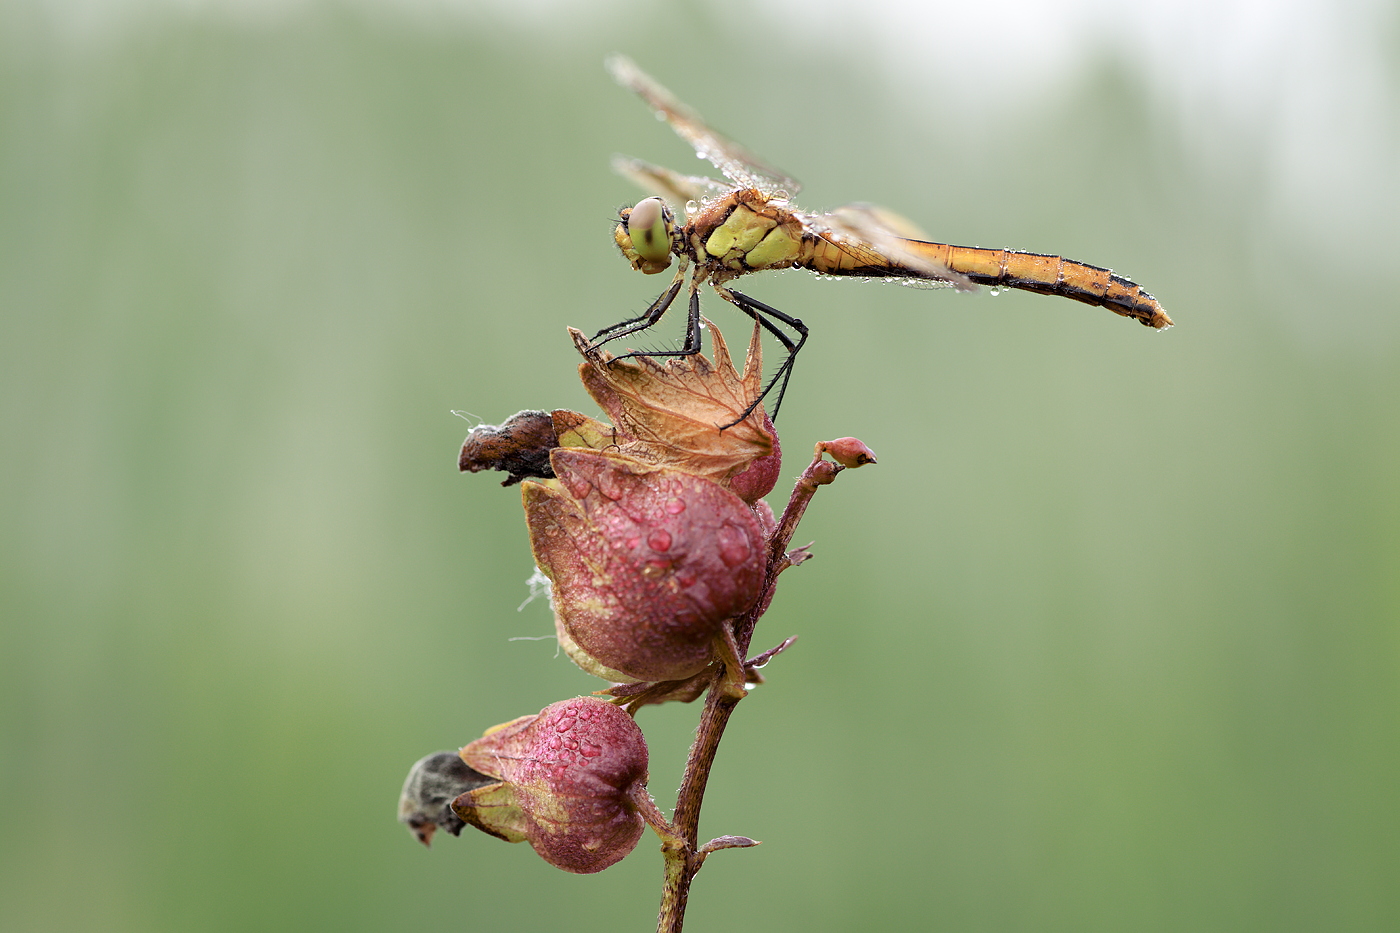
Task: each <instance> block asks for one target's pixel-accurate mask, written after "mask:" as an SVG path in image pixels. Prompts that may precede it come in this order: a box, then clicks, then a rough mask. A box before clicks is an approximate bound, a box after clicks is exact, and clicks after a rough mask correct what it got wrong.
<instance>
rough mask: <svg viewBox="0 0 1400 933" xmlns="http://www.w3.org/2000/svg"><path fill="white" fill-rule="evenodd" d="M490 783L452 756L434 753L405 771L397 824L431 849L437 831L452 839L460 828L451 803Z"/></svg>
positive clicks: (489, 779)
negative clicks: (405, 827)
mask: <svg viewBox="0 0 1400 933" xmlns="http://www.w3.org/2000/svg"><path fill="white" fill-rule="evenodd" d="M491 782H492V779H491V778H489V777H487V776H486V775H484V774H482V773H480V772H479V771H473V770H472V769H471V768H469V767H467V764H466V762H464V761H462V758H461V756H460V755H458V754H457V753H456V752H434V753H433V754H431V755H427V756H425V757H423V758H420V759H419V760H418V761H417V763H415V764H414V766H413V767H412V768H410V769H409V772H408V779H407V780H405V781H404V782H403V792H402V793H401V794H399V822H400V823H404V824H405V825H407V826H408V828H409V830H410V831H411V832H412V833H413V835H414V836H415V837H416V838H417V839H418V841H419V842H421V843H423V845H425V846H427V845H432V842H433V833H435V832H437V830H438V828H439V827H441V828H442V829H443V830H444V831H446V832H448V833H450V834H452V835H453V836H456V835H457V834H458V833H460V832H461V831H462V826H463V825H464V824H463V823H462V820H461V818H460V817H458V816H457V814H455V813H453V812H452V806H451V804H452V801H453V800H455V799H456V798H457V797H460V796H461V795H462V794H464V793H466V792H467V791H469V790H472V789H473V788H477V787H481V786H483V785H485V784H490V783H491Z"/></svg>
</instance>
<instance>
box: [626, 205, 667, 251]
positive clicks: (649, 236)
mask: <svg viewBox="0 0 1400 933" xmlns="http://www.w3.org/2000/svg"><path fill="white" fill-rule="evenodd" d="M671 229H672V223H671V212H670V211H669V210H667V208H666V202H664V201H662V200H661V199H660V198H645V199H643V200H641V201H638V202H637V204H636V206H635V207H633V208H632V212H631V213H630V214H628V215H627V233H628V235H629V236H631V238H632V248H633V249H634V250H636V251H637V255H638V256H640V257H642V259H644V260H646V261H647V262H650V263H658V262H659V263H664V264H666V265H669V264H670V261H671ZM663 268H664V266H663Z"/></svg>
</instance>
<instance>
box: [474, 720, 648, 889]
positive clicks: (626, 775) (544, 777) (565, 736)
mask: <svg viewBox="0 0 1400 933" xmlns="http://www.w3.org/2000/svg"><path fill="white" fill-rule="evenodd" d="M460 754H461V759H462V761H463V762H465V763H466V765H467V766H468V767H469V768H471V769H472V770H473V771H477V772H480V773H481V774H484V775H487V776H489V777H492V778H496V779H497V782H496V783H493V784H489V785H487V786H485V787H478V788H476V789H474V790H470V791H467V792H466V793H464V794H462V795H461V796H460V797H458V798H457V799H456V800H454V801H453V802H452V811H453V812H454V813H455V814H456V815H457V816H458V817H460V818H461V819H462V820H463V821H465V822H467V823H471V824H472V825H473V826H476V827H477V828H479V829H481V830H484V831H485V832H488V833H490V834H491V835H493V836H498V837H500V838H502V839H505V840H506V841H508V842H528V843H530V845H531V846H533V847H534V849H535V851H536V852H537V853H539V855H540V857H541V858H543V859H544V860H545V861H546V862H549V863H550V864H551V865H554V866H555V867H556V868H562V869H564V870H565V871H571V872H576V873H578V874H590V873H592V872H597V871H602V870H603V869H605V868H607V867H608V866H610V865H613V864H614V863H616V862H618V861H620V860H621V859H622V858H624V857H625V856H626V855H627V853H629V852H631V851H632V849H633V848H635V847H636V845H637V840H638V839H640V838H641V835H642V830H643V827H644V823H643V820H642V817H641V815H640V814H639V813H638V812H637V810H636V808H635V806H634V805H633V803H632V801H631V798H630V795H631V794H632V793H634V792H635V789H636V788H637V787H643V788H644V787H645V786H646V781H647V746H646V740H645V739H643V738H642V730H641V729H639V728H637V724H636V723H635V722H633V721H632V717H631V716H629V715H627V714H626V713H625V712H623V711H622V710H621V709H618V708H617V707H616V706H614V705H613V704H611V703H608V702H607V701H605V700H599V699H597V698H595V697H577V698H575V699H572V700H564V701H561V702H559V703H554V704H551V705H549V706H546V707H545V708H544V709H543V710H541V711H540V712H539V714H538V715H535V716H523V717H521V718H520V719H516V720H513V721H511V722H508V723H504V724H503V725H500V726H497V727H495V728H494V729H492V730H490V731H488V732H487V733H486V734H485V735H484V736H482V737H481V738H479V739H477V740H476V741H475V742H472V743H471V744H470V745H468V746H466V747H465V748H463V749H462V751H461V753H460Z"/></svg>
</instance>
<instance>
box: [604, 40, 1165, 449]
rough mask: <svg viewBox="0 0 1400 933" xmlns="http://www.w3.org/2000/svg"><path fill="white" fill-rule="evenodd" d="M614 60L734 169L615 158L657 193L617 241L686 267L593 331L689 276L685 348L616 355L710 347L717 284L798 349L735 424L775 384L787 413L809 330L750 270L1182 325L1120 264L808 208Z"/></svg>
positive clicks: (620, 77) (624, 81)
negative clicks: (1007, 297)
mask: <svg viewBox="0 0 1400 933" xmlns="http://www.w3.org/2000/svg"><path fill="white" fill-rule="evenodd" d="M607 66H608V70H609V71H611V72H612V75H613V77H614V78H616V79H617V81H618V83H620V84H621V85H622V86H623V87H626V88H628V89H630V90H631V91H633V92H634V93H636V94H637V95H638V96H639V97H640V98H641V99H642V100H643V101H644V102H645V103H646V104H647V105H648V106H649V107H651V109H652V110H653V111H654V112H655V113H656V114H657V116H658V118H660V119H664V120H665V121H666V122H667V123H668V124H670V126H671V128H672V129H673V130H674V131H675V132H676V134H677V135H679V136H680V137H681V138H682V139H683V140H685V141H686V142H687V143H689V144H690V145H691V146H692V147H693V148H694V149H695V152H696V154H697V155H699V156H700V157H702V158H704V159H706V160H708V161H709V162H710V163H711V164H712V165H714V167H715V168H717V169H719V171H720V172H721V173H722V174H723V175H724V177H725V179H727V180H725V181H722V180H719V179H715V178H706V177H702V176H695V175H685V174H682V173H680V172H675V171H672V170H670V169H667V168H663V167H661V166H658V165H653V164H651V163H648V162H644V161H642V160H640V159H631V158H626V157H623V156H618V157H615V158H614V160H613V167H614V169H615V170H616V171H617V172H618V173H619V174H621V175H623V176H625V177H627V178H630V179H631V180H633V181H634V182H636V183H638V184H639V185H641V186H642V187H643V188H645V189H648V190H651V191H653V192H655V195H653V196H652V197H648V198H645V199H643V200H641V201H638V202H637V203H636V204H634V205H632V206H631V207H624V208H622V209H621V210H620V211H619V212H618V215H619V222H618V224H617V226H616V228H615V230H614V233H613V239H614V241H615V242H616V244H617V246H618V248H619V249H620V250H621V251H622V254H623V256H624V257H625V258H626V259H627V260H628V262H629V263H631V265H632V268H634V269H636V270H638V271H640V272H643V273H647V274H656V273H659V272H663V271H665V270H666V269H668V268H670V266H671V263H672V260H673V259H674V260H675V261H676V263H677V270H676V273H675V276H674V278H673V279H672V281H671V284H670V285H669V286H667V288H666V289H665V291H663V292H662V293H661V294H660V295H659V296H658V297H657V299H656V300H655V301H653V302H652V303H651V304H650V306H648V307H647V309H646V310H645V311H643V312H642V313H641V314H639V315H637V316H636V317H632V318H628V319H627V320H625V321H621V322H619V323H617V324H613V325H612V326H610V327H605V328H603V329H602V330H600V331H598V333H596V334H594V335H593V338H592V346H593V349H594V350H595V351H596V350H597V348H599V347H601V346H603V345H604V344H606V343H610V342H612V341H614V340H618V339H620V338H623V337H627V336H630V335H632V334H635V333H638V332H639V331H643V330H646V329H647V328H649V327H651V326H653V325H655V324H656V323H658V322H659V321H660V320H661V318H662V316H663V315H665V313H666V312H667V311H668V310H669V309H670V308H671V306H672V305H673V304H674V303H675V301H676V299H677V298H678V297H679V295H680V293H681V291H682V289H686V288H687V286H688V298H689V300H688V304H689V308H688V314H687V319H686V331H685V339H684V342H683V343H682V345H681V347H680V349H678V350H647V351H633V352H629V353H625V354H622V355H620V356H618V357H615V359H626V358H628V357H635V356H670V357H682V356H693V355H695V354H697V353H699V352H700V350H701V330H702V321H701V317H700V293H701V289H702V287H703V286H704V285H705V284H707V283H708V284H709V285H710V286H711V287H712V288H713V289H714V290H715V291H716V292H717V293H718V294H719V296H720V297H721V298H723V299H724V300H725V301H727V302H729V303H730V304H732V305H734V306H735V307H736V308H738V309H739V310H740V311H742V312H743V313H744V314H745V315H747V316H748V317H750V318H752V319H753V320H754V321H755V322H757V323H758V324H760V325H762V326H763V328H764V329H765V330H767V331H768V332H769V333H770V334H772V335H773V336H774V337H775V338H776V339H777V340H778V342H779V343H780V344H781V345H782V346H783V348H784V350H786V353H787V356H786V358H785V359H784V361H783V363H782V364H781V365H780V366H779V367H778V369H777V370H776V371H775V372H774V374H773V376H772V377H771V378H770V379H769V381H768V383H767V384H766V385H765V386H764V388H763V390H762V392H760V393H759V395H758V397H757V398H756V399H755V400H754V401H753V402H752V403H751V404H750V405H749V407H748V409H747V410H745V411H744V413H743V414H742V415H740V417H739V418H738V419H737V420H736V421H735V422H734V424H738V423H739V422H740V421H742V420H744V419H745V418H747V417H748V416H749V415H750V414H751V413H752V412H753V411H754V410H755V409H756V408H757V407H758V405H759V403H760V402H762V401H763V399H764V398H766V397H767V396H768V395H769V393H770V392H772V390H773V388H774V386H778V393H777V400H776V402H775V404H774V405H773V411H772V415H773V416H774V417H776V416H777V413H778V409H779V407H781V405H782V400H783V395H784V393H785V392H786V391H787V385H788V380H789V379H790V378H791V376H792V367H793V363H794V361H795V360H796V359H797V354H798V352H799V351H800V350H801V349H802V347H803V345H804V344H805V343H806V341H807V336H808V332H809V329H808V327H807V326H806V325H805V324H803V322H802V321H801V320H800V319H799V318H796V317H793V316H791V315H788V314H785V313H784V312H782V311H779V310H778V309H776V308H774V307H772V306H770V305H767V304H764V303H763V302H761V301H759V300H757V299H755V298H752V297H750V296H748V295H746V294H744V293H742V292H740V291H737V290H735V289H734V288H731V287H730V285H729V283H730V282H732V281H733V280H735V279H737V278H739V277H741V276H744V275H748V274H749V273H751V272H760V271H765V270H769V269H790V268H791V269H806V270H808V271H811V272H814V273H817V274H819V275H823V276H852V277H858V278H865V279H877V280H883V281H887V282H897V283H899V284H902V285H914V286H919V287H952V288H956V289H958V290H961V291H971V290H974V289H975V288H976V287H977V286H978V285H986V286H990V287H991V288H993V289H1002V288H1015V289H1021V290H1024V291H1031V292H1038V293H1040V294H1044V295H1059V296H1061V297H1064V298H1072V299H1074V300H1075V301H1081V302H1084V303H1085V304H1090V305H1096V306H1099V307H1104V308H1107V309H1108V310H1110V311H1112V312H1114V313H1116V314H1120V315H1122V316H1124V317H1128V318H1133V319H1134V320H1137V321H1138V322H1139V323H1141V324H1144V325H1146V326H1148V327H1151V328H1154V329H1156V330H1164V329H1166V328H1168V327H1170V326H1172V319H1171V318H1170V317H1168V316H1167V313H1166V312H1165V311H1164V310H1162V306H1161V304H1160V303H1159V302H1158V301H1157V299H1155V298H1153V297H1152V296H1151V295H1149V294H1148V293H1147V292H1146V291H1145V290H1144V289H1143V288H1142V287H1141V286H1140V285H1138V284H1137V283H1135V282H1132V281H1129V280H1128V279H1126V278H1124V277H1123V276H1121V275H1118V274H1116V273H1114V272H1113V271H1112V270H1110V269H1105V268H1102V267H1100V266H1091V265H1089V264H1088V263H1083V262H1076V261H1075V260H1072V259H1065V258H1064V257H1062V256H1056V255H1052V254H1046V253H1028V252H1023V251H1020V250H1012V249H986V248H983V247H975V246H953V245H951V244H948V243H934V242H930V241H927V240H925V239H922V237H921V235H919V234H918V233H917V232H916V231H914V230H913V229H912V225H911V224H908V222H906V221H904V220H903V219H902V218H899V217H897V216H895V215H892V214H889V213H887V212H884V211H881V210H879V209H878V208H874V207H871V206H869V205H861V204H856V205H850V206H848V207H843V208H838V209H836V210H834V211H830V212H827V213H807V212H804V211H800V210H798V209H797V208H796V207H795V206H794V205H793V204H792V203H791V198H792V197H793V196H794V195H796V194H797V192H798V191H799V190H800V187H801V186H800V185H799V184H798V183H797V182H796V181H794V180H793V179H792V178H791V177H790V176H788V175H787V174H786V173H785V172H782V171H779V170H777V169H774V168H772V167H771V166H768V165H766V164H765V163H764V162H763V161H762V160H760V159H759V158H758V157H757V156H754V155H752V154H751V153H749V152H748V151H747V150H745V149H744V148H743V147H742V146H740V145H739V144H738V143H736V142H733V141H732V140H730V139H727V138H726V137H724V136H722V135H721V134H720V133H718V132H716V131H715V130H713V129H711V128H710V127H709V126H708V125H707V124H706V123H705V121H704V120H702V119H701V118H700V116H699V114H697V113H696V112H695V111H693V110H691V109H690V108H689V107H687V106H686V105H685V104H683V103H681V102H680V101H679V100H678V99H677V98H676V97H675V95H673V94H672V93H671V92H670V91H668V90H667V89H666V88H664V87H662V86H661V85H660V84H659V83H658V82H657V81H656V80H655V79H653V78H652V77H651V76H650V75H648V74H646V73H645V72H643V71H642V70H641V69H640V68H638V67H637V65H636V64H634V63H633V62H632V61H631V60H630V59H628V58H626V57H624V56H621V55H617V56H613V57H611V58H609V59H608V62H607ZM678 208H681V209H683V210H684V221H683V222H681V221H678V219H677V214H676V211H677V209H678ZM730 426H732V425H726V426H725V427H730Z"/></svg>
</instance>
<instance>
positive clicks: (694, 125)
mask: <svg viewBox="0 0 1400 933" xmlns="http://www.w3.org/2000/svg"><path fill="white" fill-rule="evenodd" d="M607 65H608V70H609V71H610V72H612V76H613V77H614V78H616V79H617V82H618V83H619V84H621V85H622V86H623V87H625V88H628V89H630V90H631V91H632V92H633V93H635V94H636V95H637V96H638V97H640V98H641V99H642V100H644V101H646V103H647V105H648V106H650V107H651V109H652V110H654V111H656V113H657V115H658V116H660V117H662V118H663V119H665V121H666V122H667V123H669V124H671V129H673V130H675V131H676V134H677V135H678V136H680V137H681V139H684V140H685V141H686V142H688V143H690V145H691V146H692V147H693V148H694V149H695V152H696V153H697V154H698V155H700V156H701V157H702V158H705V159H709V160H710V163H711V164H713V165H714V167H715V168H717V169H719V170H720V171H721V172H723V173H724V177H725V178H728V179H729V180H730V181H732V182H734V184H736V185H738V186H739V187H741V188H757V189H758V190H759V191H762V192H763V193H765V194H770V195H773V196H786V197H790V196H792V195H794V194H796V193H797V192H798V190H799V189H800V188H801V185H799V184H798V183H797V182H796V181H794V180H793V179H792V178H791V177H790V176H788V174H787V173H786V172H782V171H779V170H778V169H775V168H773V167H772V166H769V165H765V164H764V163H763V161H762V160H760V159H759V158H758V157H757V156H755V155H753V154H752V153H750V152H749V151H748V150H746V149H745V148H744V147H743V146H740V145H739V144H738V143H736V142H734V141H733V140H731V139H727V138H726V137H724V136H722V135H720V134H719V133H717V132H715V131H714V130H712V129H710V127H709V126H707V125H706V124H705V121H704V120H702V119H701V118H700V115H699V114H697V113H696V112H695V111H693V110H691V109H690V108H689V107H687V106H686V105H685V104H683V103H681V102H680V101H679V100H677V99H676V97H675V95H674V94H672V93H671V92H670V91H668V90H666V88H664V87H662V86H661V85H660V84H658V83H657V82H656V81H655V79H653V78H652V77H651V76H650V75H648V74H647V73H646V72H644V71H642V70H641V69H640V68H638V67H637V66H636V64H635V63H634V62H633V61H632V60H631V59H630V58H627V57H626V56H623V55H613V56H611V57H610V58H609V59H608V62H607Z"/></svg>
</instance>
